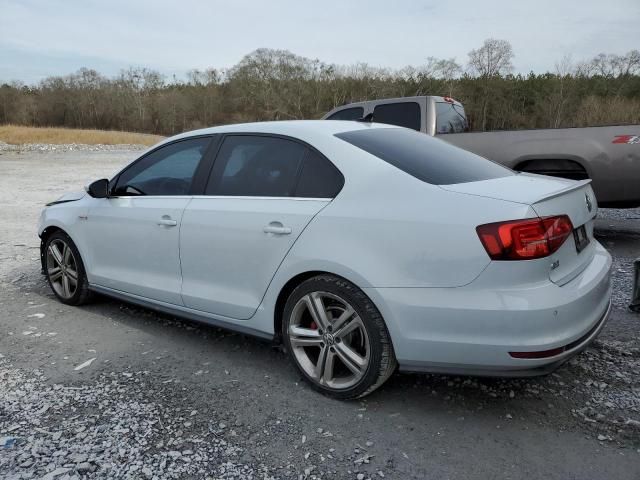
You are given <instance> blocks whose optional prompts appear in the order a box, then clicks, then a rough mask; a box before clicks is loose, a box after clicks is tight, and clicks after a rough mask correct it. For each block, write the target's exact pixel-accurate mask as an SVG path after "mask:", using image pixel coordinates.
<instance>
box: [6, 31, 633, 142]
mask: <svg viewBox="0 0 640 480" xmlns="http://www.w3.org/2000/svg"><path fill="white" fill-rule="evenodd" d="M513 58H514V54H513V50H512V47H511V45H510V44H509V43H508V42H506V41H504V40H496V39H487V40H486V41H485V42H484V44H483V45H482V46H480V47H479V48H477V49H473V50H471V51H470V52H469V56H468V62H467V64H466V65H464V66H463V65H461V64H459V63H457V62H456V61H455V59H438V58H435V57H428V58H427V59H426V62H425V63H424V64H423V65H420V66H417V67H411V66H410V67H405V68H403V69H397V70H392V69H385V68H377V67H372V66H370V65H367V64H363V63H358V64H354V65H349V66H338V65H332V64H327V63H324V62H321V61H320V60H314V59H309V58H305V57H301V56H298V55H295V54H293V53H291V52H288V51H285V50H272V49H258V50H256V51H254V52H252V53H250V54H248V55H246V56H245V57H244V58H242V60H240V62H239V63H238V64H236V65H235V66H234V67H232V68H230V69H227V70H221V69H215V68H211V69H207V70H192V71H190V72H189V73H188V75H187V78H186V79H182V80H181V79H176V78H175V77H174V78H172V79H169V80H167V79H166V78H165V77H164V76H163V75H161V74H160V73H158V72H156V71H153V70H150V69H147V68H129V69H128V70H124V71H122V72H121V73H120V74H119V75H118V76H116V77H113V78H109V77H106V76H103V75H101V74H100V73H98V72H96V71H95V70H90V69H85V68H83V69H81V70H79V71H78V72H76V73H73V74H70V75H66V76H54V77H49V78H46V79H44V80H42V81H41V82H39V83H38V84H37V85H25V84H22V83H20V82H16V81H14V82H10V83H5V84H3V85H1V86H0V124H3V123H4V124H19V125H29V126H62V127H73V128H95V129H105V130H127V131H136V132H147V133H156V134H163V135H170V134H173V133H178V132H181V131H185V130H191V129H195V128H201V127H206V126H212V125H217V124H224V123H238V122H251V121H260V120H288V119H314V118H320V117H321V116H322V115H323V114H324V113H326V112H327V111H329V110H331V109H332V108H334V107H335V106H338V105H342V104H345V103H349V102H355V101H361V100H368V99H375V98H389V97H402V96H413V95H443V96H445V95H446V96H452V97H454V98H456V99H458V100H460V101H461V102H462V103H463V104H464V105H465V109H466V112H467V115H468V117H469V119H470V122H471V128H472V129H473V130H479V131H483V130H504V129H524V128H558V127H579V126H590V125H603V124H612V123H635V124H639V123H640V52H639V51H638V50H632V51H630V52H629V53H627V54H625V55H614V54H604V53H603V54H600V55H598V56H597V57H595V58H593V59H591V60H589V61H583V62H577V63H574V62H573V61H572V60H571V59H570V58H569V57H565V58H564V59H562V60H561V61H559V62H558V63H557V64H556V66H555V71H554V72H547V73H542V74H536V73H533V72H532V73H529V74H528V75H522V74H513V73H512V71H513V64H512V61H513Z"/></svg>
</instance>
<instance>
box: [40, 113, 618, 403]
mask: <svg viewBox="0 0 640 480" xmlns="http://www.w3.org/2000/svg"><path fill="white" fill-rule="evenodd" d="M87 191H88V193H84V192H82V193H78V194H69V195H65V196H64V197H62V198H61V199H59V200H58V201H55V202H52V203H51V204H49V205H48V206H47V208H45V209H44V210H43V212H42V215H41V219H40V225H39V229H38V233H39V235H40V238H41V239H42V250H41V251H42V267H43V271H44V273H45V274H46V276H47V278H48V281H49V283H50V285H51V288H52V289H53V292H54V293H55V295H56V296H57V297H58V298H59V299H60V301H62V302H64V303H67V304H70V305H80V304H82V303H85V302H87V301H88V300H89V299H90V297H91V295H92V294H93V293H94V292H97V293H100V294H104V295H108V296H111V297H115V298H118V299H121V300H124V301H127V302H132V303H136V304H139V305H142V306H145V307H149V308H152V309H155V310H159V311H162V312H166V313H169V314H172V315H176V316H180V317H184V318H187V319H191V320H196V321H200V322H204V323H208V324H211V325H216V326H221V327H225V328H229V329H232V330H236V331H239V332H243V333H247V334H251V335H256V336H258V337H264V338H267V339H270V340H275V341H281V342H283V343H284V345H285V347H286V349H287V350H288V352H289V354H290V356H291V358H292V360H293V362H294V363H295V365H296V366H297V367H298V368H299V369H300V372H301V373H302V375H303V377H304V378H305V379H306V380H308V381H309V382H310V383H311V385H313V386H314V387H315V388H317V389H318V390H320V391H322V392H324V393H326V394H329V395H331V396H334V397H336V398H342V399H346V398H355V397H360V396H364V395H366V394H368V393H370V392H372V391H373V390H375V389H376V388H377V387H379V386H380V385H381V384H382V383H383V382H384V381H385V380H386V379H387V378H388V377H389V376H390V375H391V374H392V373H393V372H394V371H395V370H396V368H399V369H400V370H405V371H407V370H408V371H426V372H442V373H459V374H473V375H494V376H505V375H509V376H524V375H535V374H543V373H546V372H549V371H551V370H552V369H554V368H556V367H557V366H559V365H560V364H562V363H563V362H565V361H567V359H568V358H570V357H571V356H572V355H575V354H576V353H578V352H579V351H581V350H582V349H584V348H585V347H586V346H587V345H588V344H589V343H590V342H591V341H592V340H593V339H594V338H595V337H596V336H597V335H598V333H599V332H600V331H601V329H602V328H603V325H604V323H605V321H606V319H607V316H608V313H609V309H610V294H611V290H610V288H611V287H610V283H609V270H610V267H611V257H610V256H609V254H608V253H607V252H606V251H605V249H604V248H603V247H602V246H601V245H600V244H599V243H598V242H597V241H596V240H595V239H594V237H593V223H594V217H595V215H596V211H597V205H596V202H595V198H594V195H593V191H592V189H591V187H590V185H589V181H582V182H575V181H571V180H565V179H558V178H550V177H541V176H536V175H530V174H516V173H514V172H513V171H511V170H509V169H507V168H504V167H502V166H500V165H497V164H495V163H493V162H491V161H489V160H486V159H484V158H482V157H479V156H477V155H474V154H472V153H469V152H466V151H464V150H461V149H458V148H456V147H453V146H450V145H448V144H446V143H444V142H441V141H440V140H437V139H434V138H431V137H429V136H427V135H423V134H420V133H417V132H414V131H411V130H408V129H404V128H398V127H393V126H389V125H381V124H368V123H359V122H346V121H332V122H327V121H293V122H269V123H253V124H244V125H230V126H223V127H215V128H209V129H205V130H198V131H194V132H189V133H185V134H181V135H178V136H175V137H172V138H169V139H167V140H165V141H163V142H162V143H160V144H158V145H156V146H155V147H153V148H151V149H150V150H149V151H147V152H146V153H144V154H143V155H142V156H141V157H140V158H138V159H137V160H135V161H134V162H133V163H131V164H130V165H128V166H127V167H126V168H124V169H123V170H122V171H121V172H119V173H118V174H117V175H115V176H114V177H113V178H112V179H110V180H107V179H103V180H98V181H96V182H94V183H92V184H91V185H90V186H89V187H88V189H87Z"/></svg>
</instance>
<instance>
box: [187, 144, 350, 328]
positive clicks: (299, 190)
mask: <svg viewBox="0 0 640 480" xmlns="http://www.w3.org/2000/svg"><path fill="white" fill-rule="evenodd" d="M343 183H344V178H343V177H342V174H341V173H340V172H339V171H338V170H337V169H336V167H335V166H334V165H333V164H332V163H331V162H330V161H329V160H327V159H326V158H325V157H323V156H322V155H320V154H319V153H318V152H317V151H315V150H313V149H311V148H310V147H309V146H307V145H305V144H303V143H301V142H298V141H295V140H293V139H289V138H282V137H276V136H265V135H257V134H256V135H248V134H241V135H240V134H238V135H235V134H234V135H226V136H225V138H224V139H223V141H222V144H221V146H220V149H219V152H218V154H217V156H216V159H215V162H214V165H213V169H212V172H211V175H210V179H209V182H208V184H207V186H206V190H205V191H204V195H202V196H194V198H193V200H192V201H191V203H190V204H189V206H188V207H187V208H186V210H185V213H184V217H183V221H182V228H181V231H180V257H181V261H182V276H183V283H182V298H183V300H184V304H185V305H186V306H187V307H191V308H193V309H197V310H200V311H204V312H208V313H212V314H216V315H220V316H224V317H229V318H233V319H248V318H250V317H251V316H252V315H253V314H254V312H255V311H256V309H257V308H258V306H259V305H260V302H261V301H262V298H263V296H264V294H265V292H266V290H267V287H268V286H269V282H270V281H271V279H272V278H273V276H274V274H275V272H276V270H277V269H278V266H279V265H280V263H281V262H282V260H283V259H284V257H285V255H286V254H287V252H288V251H289V249H290V248H291V246H292V245H293V243H294V242H295V241H296V239H297V238H298V236H299V235H300V233H301V232H302V231H303V230H304V228H305V227H306V226H307V224H308V223H309V222H310V221H311V219H312V218H313V217H314V215H316V214H317V213H318V212H319V211H320V210H321V209H322V208H323V207H325V206H326V205H327V204H328V203H329V202H330V201H331V199H332V198H333V197H334V196H335V195H336V194H337V192H338V191H339V190H340V189H341V188H342V185H343Z"/></svg>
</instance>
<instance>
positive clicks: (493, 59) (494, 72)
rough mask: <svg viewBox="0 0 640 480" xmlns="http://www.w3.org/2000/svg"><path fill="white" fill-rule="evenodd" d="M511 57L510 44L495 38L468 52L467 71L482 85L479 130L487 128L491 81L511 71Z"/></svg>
mask: <svg viewBox="0 0 640 480" xmlns="http://www.w3.org/2000/svg"><path fill="white" fill-rule="evenodd" d="M513 57H514V55H513V49H512V48H511V44H510V43H509V42H507V41H506V40H498V39H495V38H488V39H486V40H485V41H484V43H483V44H482V47H480V48H478V49H474V50H471V51H470V52H469V70H470V71H471V73H472V74H473V75H475V76H477V77H479V78H480V79H481V84H482V94H483V99H482V110H481V124H480V129H481V130H486V128H487V117H488V114H489V105H490V103H491V100H490V99H491V90H492V89H491V86H492V83H493V82H492V80H493V79H494V78H495V77H499V76H501V75H505V74H507V73H510V72H511V71H512V70H513V64H512V63H511V60H512V59H513Z"/></svg>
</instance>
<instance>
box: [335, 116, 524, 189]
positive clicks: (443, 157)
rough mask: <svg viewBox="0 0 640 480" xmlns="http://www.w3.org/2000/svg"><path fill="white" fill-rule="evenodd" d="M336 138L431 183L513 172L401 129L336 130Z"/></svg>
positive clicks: (484, 159) (469, 179)
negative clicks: (339, 131)
mask: <svg viewBox="0 0 640 480" xmlns="http://www.w3.org/2000/svg"><path fill="white" fill-rule="evenodd" d="M336 137H338V138H340V139H342V140H344V141H345V142H348V143H350V144H352V145H355V146H356V147H358V148H361V149H362V150H364V151H366V152H368V153H370V154H372V155H375V156H376V157H378V158H380V159H381V160H384V161H385V162H387V163H390V164H391V165H393V166H395V167H397V168H399V169H400V170H402V171H404V172H406V173H408V174H409V175H412V176H414V177H416V178H418V179H420V180H422V181H423V182H427V183H431V184H434V185H451V184H454V183H466V182H477V181H480V180H488V179H490V178H499V177H507V176H509V175H514V172H513V171H512V170H509V169H508V168H506V167H503V166H502V165H498V164H497V163H494V162H492V161H490V160H487V159H486V158H483V157H481V156H479V155H476V154H475V153H471V152H467V151H466V150H462V149H461V148H458V147H454V146H453V145H449V144H448V143H446V142H444V141H443V140H438V139H436V138H433V137H430V136H428V135H425V134H423V133H418V132H412V131H410V130H406V129H402V128H374V129H367V130H354V131H351V132H344V133H338V134H336Z"/></svg>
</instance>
